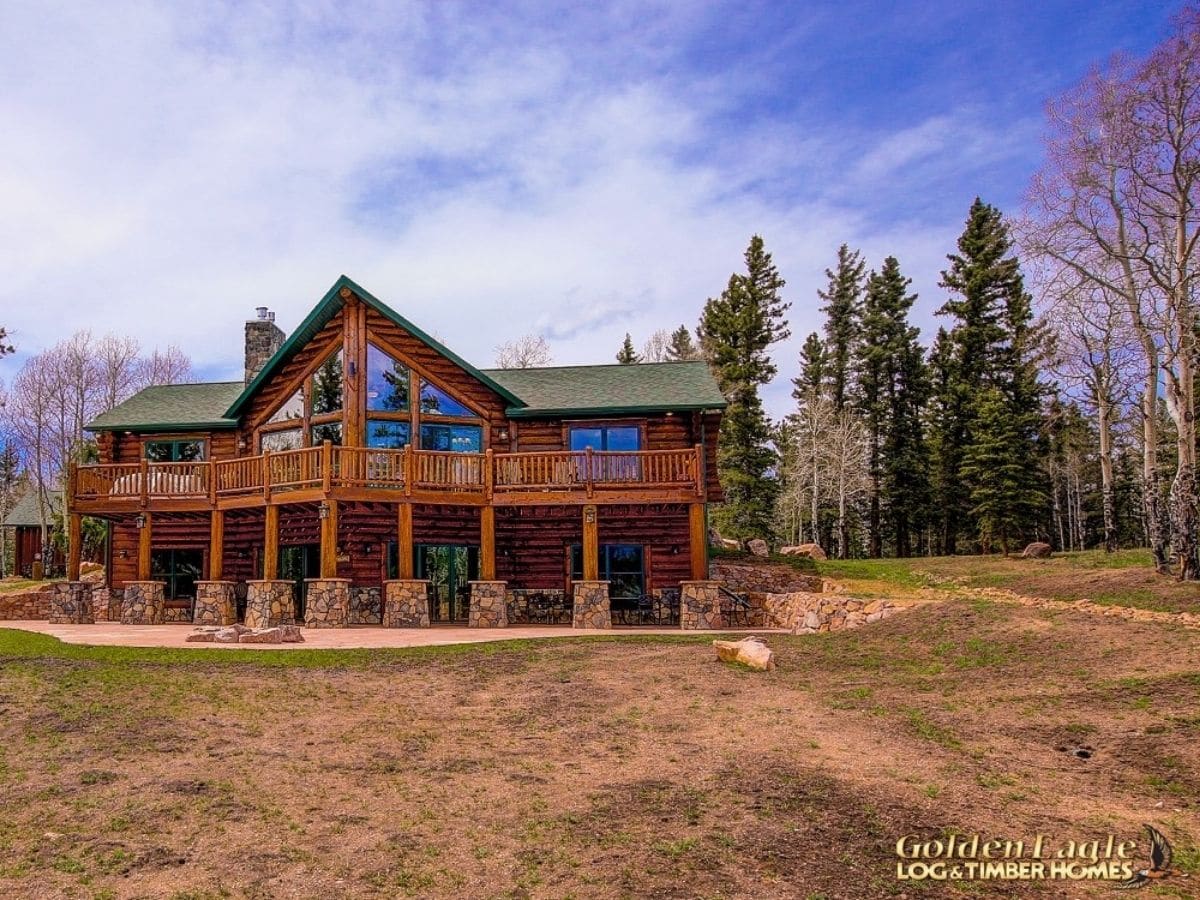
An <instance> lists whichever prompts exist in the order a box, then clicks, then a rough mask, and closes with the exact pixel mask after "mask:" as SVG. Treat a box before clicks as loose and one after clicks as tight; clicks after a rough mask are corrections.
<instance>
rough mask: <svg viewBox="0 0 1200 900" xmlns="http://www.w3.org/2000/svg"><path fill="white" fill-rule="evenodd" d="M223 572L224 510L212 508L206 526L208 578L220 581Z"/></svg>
mask: <svg viewBox="0 0 1200 900" xmlns="http://www.w3.org/2000/svg"><path fill="white" fill-rule="evenodd" d="M224 574H225V511H224V510H221V509H214V510H213V511H212V518H211V522H210V523H209V526H208V580H209V581H220V580H221V579H222V577H223V576H224Z"/></svg>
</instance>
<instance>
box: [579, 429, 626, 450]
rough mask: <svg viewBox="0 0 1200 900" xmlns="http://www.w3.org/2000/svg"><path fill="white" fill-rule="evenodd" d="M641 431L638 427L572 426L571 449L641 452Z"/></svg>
mask: <svg viewBox="0 0 1200 900" xmlns="http://www.w3.org/2000/svg"><path fill="white" fill-rule="evenodd" d="M641 443H642V432H641V429H640V428H638V427H637V426H636V425H572V426H571V449H572V450H586V449H587V448H588V447H591V448H592V449H593V450H640V449H641Z"/></svg>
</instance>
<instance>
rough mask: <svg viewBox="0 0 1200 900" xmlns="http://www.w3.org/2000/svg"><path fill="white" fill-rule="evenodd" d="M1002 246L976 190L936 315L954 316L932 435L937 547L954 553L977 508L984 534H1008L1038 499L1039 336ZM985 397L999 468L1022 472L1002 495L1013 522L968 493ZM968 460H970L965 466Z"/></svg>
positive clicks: (1029, 521)
mask: <svg viewBox="0 0 1200 900" xmlns="http://www.w3.org/2000/svg"><path fill="white" fill-rule="evenodd" d="M1011 248H1012V243H1011V241H1010V239H1009V236H1008V228H1007V226H1006V225H1005V224H1004V220H1003V218H1002V216H1001V214H1000V211H999V210H997V209H996V208H995V207H993V206H990V205H988V204H986V203H984V202H983V201H981V200H979V199H978V198H976V200H975V202H974V203H973V204H972V206H971V211H970V214H969V216H968V218H967V223H966V227H965V228H964V230H963V233H962V236H961V237H960V238H959V240H958V253H955V254H951V255H950V256H949V257H948V259H949V260H950V267H949V268H948V269H947V270H945V271H944V272H943V273H942V281H941V284H942V286H943V287H945V288H947V289H948V290H950V291H951V292H952V297H951V299H949V300H947V301H946V303H945V304H944V305H943V306H942V308H941V309H940V310H939V311H938V313H939V315H946V316H951V317H953V318H954V319H955V324H954V325H953V327H952V328H951V329H950V330H949V332H948V333H947V335H946V344H947V346H946V347H944V348H942V349H941V351H940V352H941V353H943V354H944V356H945V358H944V359H942V360H940V361H939V363H938V365H939V367H940V368H941V370H942V371H941V372H939V378H940V380H941V381H943V382H944V383H943V384H941V385H939V388H938V390H939V406H941V407H942V409H941V410H940V413H941V415H943V416H946V417H949V419H948V421H945V422H944V423H942V425H941V427H940V431H941V433H940V434H939V435H938V440H937V452H938V466H939V470H940V471H939V482H940V485H941V487H942V489H943V491H944V493H943V494H942V495H941V496H939V497H938V498H937V502H938V504H939V506H940V508H941V510H942V512H943V515H944V517H945V521H944V538H943V540H944V548H943V549H944V551H945V552H949V553H953V552H954V549H955V544H956V540H957V537H958V536H959V535H960V534H962V533H965V532H967V531H968V530H970V531H974V532H976V533H978V534H979V535H980V536H981V537H982V536H983V535H984V534H985V524H984V522H983V520H982V519H979V515H981V513H979V512H977V511H978V510H984V511H986V512H987V515H988V516H989V518H988V522H987V528H986V533H987V534H988V535H990V536H992V537H994V536H996V535H997V534H998V533H999V532H997V531H996V529H997V528H1001V527H1002V528H1003V531H1004V535H1005V539H1007V538H1011V537H1016V536H1017V535H1019V534H1021V533H1025V532H1029V531H1032V530H1033V529H1034V528H1035V527H1036V524H1037V522H1036V516H1035V515H1033V514H1032V511H1033V510H1036V509H1038V508H1039V507H1040V504H1041V502H1042V500H1043V499H1044V492H1043V484H1042V474H1041V470H1040V466H1039V465H1038V459H1039V458H1040V445H1039V436H1038V425H1039V420H1040V404H1041V397H1042V388H1041V386H1040V385H1039V383H1038V378H1037V358H1038V353H1039V351H1040V344H1041V342H1042V339H1043V335H1042V334H1041V333H1040V332H1039V331H1038V329H1036V328H1035V327H1034V326H1033V324H1032V319H1033V313H1032V303H1031V300H1030V297H1029V294H1028V293H1026V291H1025V286H1024V279H1023V278H1022V276H1021V268H1020V262H1019V260H1018V259H1017V258H1016V257H1015V256H1010V255H1009V251H1010V250H1011ZM993 391H994V392H995V394H996V396H999V398H1000V401H1002V403H1003V415H1004V417H1005V418H1006V421H1004V422H999V421H997V416H999V415H1000V412H999V411H998V408H997V407H996V403H997V402H998V401H997V400H996V397H995V396H993V394H992V392H993ZM985 402H986V403H988V404H991V408H989V410H988V415H989V416H991V417H992V419H993V420H992V421H991V422H990V423H989V425H988V427H989V428H990V429H991V432H990V434H991V435H993V436H994V434H996V433H999V432H1003V433H1004V434H1005V435H1006V436H1007V437H1008V438H1009V439H1011V440H1010V443H1009V444H1008V445H1007V449H1006V450H1005V452H1006V453H1007V454H1008V459H1009V460H1010V461H1011V462H1012V466H1011V467H1010V466H1008V465H1005V466H1004V468H1005V470H1006V471H1015V470H1016V468H1019V469H1020V471H1021V472H1022V477H1021V478H1020V479H1018V481H1017V483H1015V484H1014V485H1013V486H1012V487H1013V489H1014V490H1015V491H1017V494H1018V496H1014V497H1012V498H1010V499H1009V501H1008V502H1009V503H1010V504H1011V506H1010V508H1009V509H1010V511H1011V510H1018V511H1021V512H1022V514H1023V515H1025V516H1026V518H1024V519H1022V520H1020V521H1017V520H1015V519H1013V518H1011V516H1010V515H1009V512H1005V515H1004V516H1001V517H1000V518H997V513H996V512H995V511H994V508H993V507H992V506H988V505H982V506H981V504H980V501H979V500H978V499H976V493H977V491H979V490H981V489H983V488H982V485H981V484H980V483H979V482H977V481H973V480H972V479H973V478H974V479H978V478H980V477H982V474H983V473H982V470H981V469H980V467H979V464H978V461H979V458H980V456H981V454H983V455H986V453H985V452H984V451H983V450H981V449H973V446H974V445H975V444H976V443H978V442H982V441H987V440H991V437H989V434H988V433H985V432H983V431H982V430H980V429H981V427H982V426H980V427H977V423H978V420H979V418H980V416H981V415H982V414H983V405H984V403H985ZM994 450H995V448H991V449H989V450H988V451H987V452H994ZM968 460H971V461H972V464H971V466H970V467H969V472H970V474H968V466H967V462H968ZM993 462H995V460H993ZM972 519H974V522H972V521H971V520H972Z"/></svg>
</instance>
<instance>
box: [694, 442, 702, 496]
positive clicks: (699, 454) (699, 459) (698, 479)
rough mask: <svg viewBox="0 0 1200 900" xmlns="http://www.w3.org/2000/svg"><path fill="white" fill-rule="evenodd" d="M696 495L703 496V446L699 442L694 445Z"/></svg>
mask: <svg viewBox="0 0 1200 900" xmlns="http://www.w3.org/2000/svg"><path fill="white" fill-rule="evenodd" d="M695 449H696V471H695V476H694V477H695V479H696V496H697V497H703V496H704V448H703V447H702V446H700V445H699V444H697V445H696V448H695Z"/></svg>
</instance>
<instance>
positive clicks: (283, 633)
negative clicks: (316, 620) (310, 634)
mask: <svg viewBox="0 0 1200 900" xmlns="http://www.w3.org/2000/svg"><path fill="white" fill-rule="evenodd" d="M279 639H280V640H281V641H283V643H285V644H303V643H304V633H303V632H302V631H300V626H299V625H280V626H279Z"/></svg>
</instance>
